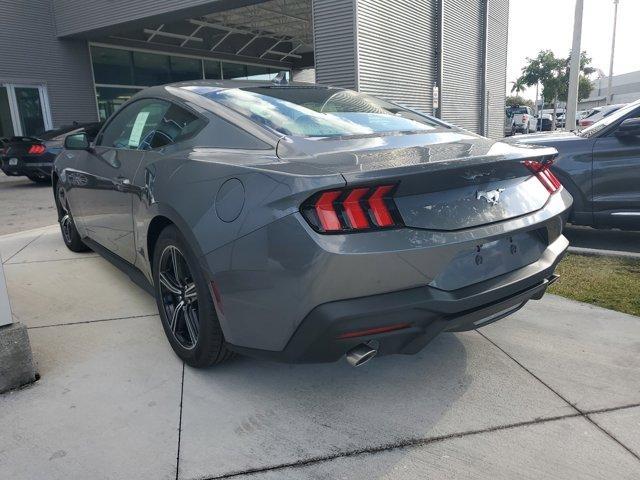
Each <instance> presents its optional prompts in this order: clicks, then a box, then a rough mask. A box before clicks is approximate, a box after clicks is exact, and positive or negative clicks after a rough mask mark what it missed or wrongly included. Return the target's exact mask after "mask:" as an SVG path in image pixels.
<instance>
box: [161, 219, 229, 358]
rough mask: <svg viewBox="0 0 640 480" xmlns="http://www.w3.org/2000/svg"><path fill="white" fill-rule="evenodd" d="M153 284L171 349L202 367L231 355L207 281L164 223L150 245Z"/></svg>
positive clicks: (176, 233)
mask: <svg viewBox="0 0 640 480" xmlns="http://www.w3.org/2000/svg"><path fill="white" fill-rule="evenodd" d="M152 271H153V284H154V290H155V296H156V303H157V304H158V311H159V312H160V319H161V321H162V327H163V329H164V331H165V334H166V336H167V339H168V340H169V343H170V344H171V347H172V348H173V351H174V352H175V353H176V354H177V355H178V357H180V358H181V359H182V360H184V362H185V363H187V364H188V365H190V366H192V367H197V368H204V367H209V366H211V365H214V364H217V363H221V362H223V361H225V360H227V359H229V358H231V357H232V356H233V352H231V351H230V350H229V349H228V348H227V344H226V341H225V338H224V334H223V332H222V328H221V327H220V322H219V320H218V314H217V312H216V307H215V304H214V300H213V293H212V291H211V287H210V282H209V280H208V279H207V276H206V275H205V273H204V271H203V270H202V268H201V267H200V263H199V262H198V257H197V256H196V255H195V254H194V253H193V251H192V250H191V248H190V246H189V244H188V243H187V241H186V240H185V239H184V237H183V236H182V234H181V233H180V231H179V230H178V229H177V228H176V227H175V226H173V225H169V226H167V227H166V228H165V229H164V230H163V231H162V232H161V233H160V235H159V236H158V240H157V241H156V243H155V246H154V247H153V265H152Z"/></svg>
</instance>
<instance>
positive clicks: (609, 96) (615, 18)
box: [607, 0, 618, 105]
mask: <svg viewBox="0 0 640 480" xmlns="http://www.w3.org/2000/svg"><path fill="white" fill-rule="evenodd" d="M613 9H614V10H613V37H612V38H611V62H610V63H609V84H608V86H607V105H610V104H611V102H612V100H613V93H612V91H611V89H612V88H611V84H612V83H613V54H614V52H615V50H616V27H617V25H618V0H613Z"/></svg>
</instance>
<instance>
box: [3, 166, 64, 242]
mask: <svg viewBox="0 0 640 480" xmlns="http://www.w3.org/2000/svg"><path fill="white" fill-rule="evenodd" d="M0 205H2V208H0V235H6V234H9V233H16V232H21V231H24V230H30V229H33V228H41V227H45V226H47V225H51V221H52V220H53V221H55V218H56V210H55V203H54V201H53V191H52V188H51V185H46V184H42V183H35V182H32V181H31V180H29V179H28V178H27V177H7V176H6V175H5V174H4V173H2V172H0Z"/></svg>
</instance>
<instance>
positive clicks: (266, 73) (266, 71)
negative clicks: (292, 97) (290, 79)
mask: <svg viewBox="0 0 640 480" xmlns="http://www.w3.org/2000/svg"><path fill="white" fill-rule="evenodd" d="M276 75H277V72H276V73H274V74H271V69H270V68H269V67H257V66H255V65H247V80H271V79H273V78H274V77H275V76H276Z"/></svg>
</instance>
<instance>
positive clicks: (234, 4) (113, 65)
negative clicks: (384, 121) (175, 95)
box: [0, 0, 509, 137]
mask: <svg viewBox="0 0 640 480" xmlns="http://www.w3.org/2000/svg"><path fill="white" fill-rule="evenodd" d="M2 6H3V8H2V15H0V137H10V136H13V135H37V134H38V133H39V132H41V131H43V130H48V129H52V128H57V127H60V126H63V125H68V124H71V123H72V122H88V121H96V120H97V119H99V118H106V117H107V116H108V115H110V114H111V113H113V112H114V111H115V110H116V109H117V108H118V107H119V105H121V104H122V103H123V102H125V101H126V100H127V99H129V98H130V97H131V96H132V95H134V94H135V93H136V92H138V91H140V90H141V89H143V88H145V87H147V86H151V85H159V84H164V83H170V82H176V81H181V80H192V79H202V78H205V79H213V80H219V79H270V78H273V77H275V75H277V74H278V72H281V71H287V72H288V75H290V76H291V77H292V78H293V80H296V81H303V82H314V81H315V82H317V83H321V84H326V85H333V86H337V87H345V88H351V89H356V90H359V91H362V92H366V93H371V94H375V95H378V96H380V97H383V98H386V99H389V100H392V101H395V102H397V103H399V104H402V105H406V106H409V107H413V108H416V109H419V110H421V111H424V112H426V113H428V114H432V115H435V116H437V117H439V118H442V119H443V120H445V121H448V122H451V123H454V124H457V125H459V126H461V127H464V128H466V129H468V130H470V131H473V132H475V133H479V134H483V135H488V136H492V137H500V136H502V131H503V118H504V101H505V82H506V78H505V74H506V61H507V23H508V9H509V1H508V0H262V1H260V0H233V1H232V0H109V1H106V0H29V1H28V2H27V1H24V0H4V2H2Z"/></svg>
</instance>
